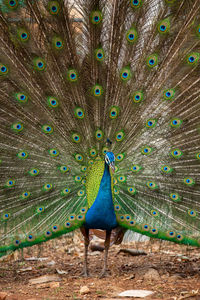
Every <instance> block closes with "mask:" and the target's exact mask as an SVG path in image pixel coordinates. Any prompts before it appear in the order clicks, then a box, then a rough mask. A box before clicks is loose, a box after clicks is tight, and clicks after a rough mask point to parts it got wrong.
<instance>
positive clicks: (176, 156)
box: [171, 149, 183, 159]
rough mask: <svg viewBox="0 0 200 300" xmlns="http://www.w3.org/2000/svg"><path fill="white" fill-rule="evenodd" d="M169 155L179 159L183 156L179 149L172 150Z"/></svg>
mask: <svg viewBox="0 0 200 300" xmlns="http://www.w3.org/2000/svg"><path fill="white" fill-rule="evenodd" d="M171 155H172V157H174V158H176V159H179V158H180V157H181V156H182V155H183V152H182V151H181V150H180V149H173V150H172V151H171Z"/></svg>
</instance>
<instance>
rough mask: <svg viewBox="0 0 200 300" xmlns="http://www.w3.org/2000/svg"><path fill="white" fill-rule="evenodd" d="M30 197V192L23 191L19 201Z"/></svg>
mask: <svg viewBox="0 0 200 300" xmlns="http://www.w3.org/2000/svg"><path fill="white" fill-rule="evenodd" d="M30 195H31V193H30V192H27V191H25V192H23V193H22V194H21V196H20V197H21V199H28V198H29V197H30Z"/></svg>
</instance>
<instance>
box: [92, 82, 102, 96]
mask: <svg viewBox="0 0 200 300" xmlns="http://www.w3.org/2000/svg"><path fill="white" fill-rule="evenodd" d="M102 94H103V88H102V86H101V85H99V84H97V85H95V86H93V88H92V95H93V96H95V97H97V98H98V97H100V96H101V95H102Z"/></svg>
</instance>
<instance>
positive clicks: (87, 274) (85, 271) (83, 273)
mask: <svg viewBox="0 0 200 300" xmlns="http://www.w3.org/2000/svg"><path fill="white" fill-rule="evenodd" d="M81 276H83V277H85V278H87V277H89V276H90V275H89V272H88V270H86V269H84V270H83V271H82V272H81Z"/></svg>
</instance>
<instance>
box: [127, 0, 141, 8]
mask: <svg viewBox="0 0 200 300" xmlns="http://www.w3.org/2000/svg"><path fill="white" fill-rule="evenodd" d="M142 1H143V0H130V2H131V6H132V8H136V9H137V8H140V7H141V6H142Z"/></svg>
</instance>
